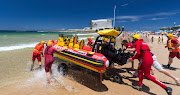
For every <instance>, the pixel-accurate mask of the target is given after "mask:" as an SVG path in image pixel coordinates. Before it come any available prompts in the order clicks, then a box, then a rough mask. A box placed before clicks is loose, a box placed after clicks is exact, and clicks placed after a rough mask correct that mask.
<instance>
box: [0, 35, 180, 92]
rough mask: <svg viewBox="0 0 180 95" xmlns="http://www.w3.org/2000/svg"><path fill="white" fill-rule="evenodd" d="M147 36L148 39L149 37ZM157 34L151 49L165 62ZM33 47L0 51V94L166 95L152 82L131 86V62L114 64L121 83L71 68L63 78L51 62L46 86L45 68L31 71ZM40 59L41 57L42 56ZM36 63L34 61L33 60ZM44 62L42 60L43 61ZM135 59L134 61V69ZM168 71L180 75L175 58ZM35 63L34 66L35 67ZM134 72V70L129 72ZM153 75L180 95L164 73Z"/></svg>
mask: <svg viewBox="0 0 180 95" xmlns="http://www.w3.org/2000/svg"><path fill="white" fill-rule="evenodd" d="M148 38H149V39H150V38H151V36H150V37H148ZM157 38H158V36H155V37H154V43H149V46H150V47H151V51H152V52H153V53H154V54H155V55H156V56H157V59H158V61H159V63H160V64H161V65H166V64H167V62H168V54H169V52H168V50H167V48H164V46H165V42H166V37H165V36H164V43H157ZM117 41H118V42H117V46H118V47H120V43H119V42H120V39H119V38H118V39H117ZM32 51H33V48H27V49H22V50H14V51H6V52H0V93H1V95H14V94H16V95H53V94H60V95H167V94H166V92H165V91H164V90H163V89H162V88H161V87H159V86H158V85H156V84H154V83H153V82H151V81H149V80H147V79H144V80H143V83H144V86H143V91H142V92H139V91H137V90H136V89H133V88H132V87H131V86H132V85H134V84H137V83H138V78H131V77H132V76H131V75H130V74H129V73H127V71H128V70H129V68H130V67H131V63H129V64H126V65H124V66H118V65H116V66H115V67H116V68H117V70H118V71H119V72H120V73H121V75H122V76H123V77H124V78H123V81H124V83H123V84H118V83H115V82H112V81H110V80H104V81H103V82H102V83H99V82H98V81H97V80H98V79H96V78H95V77H93V76H91V75H89V74H88V73H87V72H84V73H83V72H82V71H78V70H77V71H72V72H73V73H74V74H73V75H69V76H67V77H62V76H61V75H60V74H59V73H58V71H57V69H56V68H57V65H56V64H53V67H52V68H53V72H54V75H53V76H54V78H53V81H54V83H53V85H48V83H47V79H46V75H45V72H44V70H42V71H39V70H35V71H33V72H30V71H29V69H30V64H31V58H32ZM42 60H43V59H42ZM36 63H37V61H36ZM42 63H43V62H42ZM137 63H138V61H137V60H136V61H135V68H136V67H137ZM171 66H172V68H171V70H169V69H166V70H167V71H169V72H171V73H172V74H173V75H174V76H176V77H180V73H179V72H180V64H179V60H178V59H177V58H174V62H173V64H172V65H171ZM37 67H38V65H37V64H36V65H35V68H37ZM130 72H133V71H130ZM154 73H155V74H154V76H155V77H156V78H157V79H159V80H160V81H162V82H164V83H165V84H167V86H169V87H172V88H173V95H180V87H179V86H176V85H175V82H174V81H173V80H172V79H170V78H169V77H167V76H165V75H164V74H162V73H160V72H158V71H157V70H155V71H154Z"/></svg>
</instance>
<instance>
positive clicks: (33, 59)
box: [30, 53, 36, 71]
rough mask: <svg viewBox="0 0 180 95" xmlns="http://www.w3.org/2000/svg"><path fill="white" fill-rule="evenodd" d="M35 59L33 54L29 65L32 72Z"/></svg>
mask: <svg viewBox="0 0 180 95" xmlns="http://www.w3.org/2000/svg"><path fill="white" fill-rule="evenodd" d="M35 59H36V54H35V53H33V56H32V64H31V69H30V71H32V70H33V67H34V62H35Z"/></svg>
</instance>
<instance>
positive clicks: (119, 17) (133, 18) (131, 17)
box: [116, 16, 141, 22]
mask: <svg viewBox="0 0 180 95" xmlns="http://www.w3.org/2000/svg"><path fill="white" fill-rule="evenodd" d="M140 18H141V16H117V17H116V19H121V20H122V19H123V20H124V19H126V20H131V21H132V22H134V21H138V20H139V19H140Z"/></svg>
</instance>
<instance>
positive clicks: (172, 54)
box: [169, 52, 180, 58]
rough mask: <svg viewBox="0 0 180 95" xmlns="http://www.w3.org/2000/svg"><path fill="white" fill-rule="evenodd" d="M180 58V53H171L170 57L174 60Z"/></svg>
mask: <svg viewBox="0 0 180 95" xmlns="http://www.w3.org/2000/svg"><path fill="white" fill-rule="evenodd" d="M175 56H176V57H177V58H180V53H179V52H170V53H169V57H170V58H174V57H175Z"/></svg>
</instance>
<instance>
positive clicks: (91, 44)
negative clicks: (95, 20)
mask: <svg viewBox="0 0 180 95" xmlns="http://www.w3.org/2000/svg"><path fill="white" fill-rule="evenodd" d="M88 41H89V42H88V43H87V46H89V47H92V46H93V45H94V42H93V40H92V39H91V37H88Z"/></svg>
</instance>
